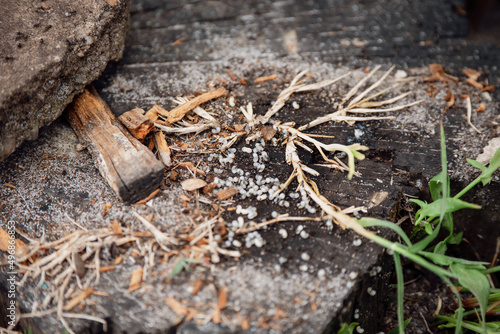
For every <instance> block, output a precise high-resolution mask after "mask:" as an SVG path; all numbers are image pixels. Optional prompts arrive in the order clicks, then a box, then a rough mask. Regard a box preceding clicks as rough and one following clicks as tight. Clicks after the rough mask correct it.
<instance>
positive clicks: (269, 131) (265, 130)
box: [260, 126, 276, 141]
mask: <svg viewBox="0 0 500 334" xmlns="http://www.w3.org/2000/svg"><path fill="white" fill-rule="evenodd" d="M260 132H261V133H262V137H263V138H264V140H265V141H270V140H271V139H273V137H274V135H275V134H276V129H275V128H273V127H272V126H263V127H262V128H261V129H260Z"/></svg>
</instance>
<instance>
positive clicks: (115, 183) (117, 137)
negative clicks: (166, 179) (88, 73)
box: [66, 86, 163, 203]
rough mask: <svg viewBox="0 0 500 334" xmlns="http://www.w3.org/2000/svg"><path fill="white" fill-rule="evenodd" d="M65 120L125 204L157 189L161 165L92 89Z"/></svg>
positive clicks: (67, 113)
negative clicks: (83, 143) (84, 144)
mask: <svg viewBox="0 0 500 334" xmlns="http://www.w3.org/2000/svg"><path fill="white" fill-rule="evenodd" d="M66 116H67V118H68V120H69V122H70V124H71V126H72V127H73V129H74V130H75V132H76V134H77V135H78V137H79V138H80V140H82V141H83V142H85V143H86V144H87V147H88V148H89V150H90V152H91V153H92V157H93V159H94V162H95V164H96V166H97V168H98V169H99V172H100V173H101V175H102V176H103V177H104V178H105V179H106V181H107V182H108V184H109V185H110V186H111V188H113V190H114V191H115V192H116V194H117V195H118V196H119V197H120V198H121V199H122V200H123V201H124V202H127V203H132V202H135V201H138V200H140V199H142V198H144V197H146V196H147V195H149V194H150V193H151V192H152V191H154V190H155V189H157V188H158V187H159V186H160V184H161V181H162V178H163V164H162V163H161V162H160V161H158V160H157V159H156V158H155V156H154V155H153V153H151V151H149V150H148V149H147V148H146V147H145V146H144V145H142V144H141V143H140V142H139V141H138V140H137V139H136V138H134V137H133V136H132V135H131V134H130V133H129V132H128V131H127V130H126V129H125V128H124V127H123V126H122V125H121V123H120V122H119V121H118V120H117V119H116V118H115V116H114V115H113V114H112V112H111V110H110V109H109V107H108V106H107V105H106V102H104V101H103V100H102V99H101V98H100V97H99V95H98V94H97V92H96V91H95V89H94V88H93V87H92V86H89V87H87V88H86V89H85V91H84V92H83V93H82V94H81V95H79V96H78V97H77V98H75V100H74V101H73V102H72V103H71V104H70V105H69V106H68V108H67V109H66Z"/></svg>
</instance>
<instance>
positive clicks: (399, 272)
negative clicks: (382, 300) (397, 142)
mask: <svg viewBox="0 0 500 334" xmlns="http://www.w3.org/2000/svg"><path fill="white" fill-rule="evenodd" d="M393 257H394V266H395V267H396V278H397V286H398V294H397V296H398V297H397V303H398V309H397V314H398V329H399V330H398V332H399V334H404V332H405V327H406V326H405V324H404V322H405V319H404V291H405V281H404V276H403V265H402V264H401V257H400V256H399V254H398V253H394V254H393Z"/></svg>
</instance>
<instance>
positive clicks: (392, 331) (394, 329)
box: [388, 318, 411, 334]
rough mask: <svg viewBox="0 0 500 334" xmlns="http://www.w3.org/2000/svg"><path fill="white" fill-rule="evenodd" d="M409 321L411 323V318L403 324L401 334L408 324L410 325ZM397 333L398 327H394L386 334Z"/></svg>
mask: <svg viewBox="0 0 500 334" xmlns="http://www.w3.org/2000/svg"><path fill="white" fill-rule="evenodd" d="M410 321H411V318H408V319H406V320H405V322H404V324H403V332H404V330H405V329H406V326H408V324H409V323H410ZM398 333H400V331H399V326H397V327H394V328H393V329H391V331H390V332H389V333H388V334H398Z"/></svg>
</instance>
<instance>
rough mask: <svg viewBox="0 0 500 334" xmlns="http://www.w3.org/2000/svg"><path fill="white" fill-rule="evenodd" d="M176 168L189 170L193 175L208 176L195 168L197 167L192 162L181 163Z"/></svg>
mask: <svg viewBox="0 0 500 334" xmlns="http://www.w3.org/2000/svg"><path fill="white" fill-rule="evenodd" d="M176 167H180V168H185V169H188V170H190V171H192V172H193V173H196V174H200V175H206V173H205V172H204V171H203V170H202V169H199V168H197V167H195V165H194V164H193V163H192V162H190V161H186V162H180V163H178V164H177V166H176Z"/></svg>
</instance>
